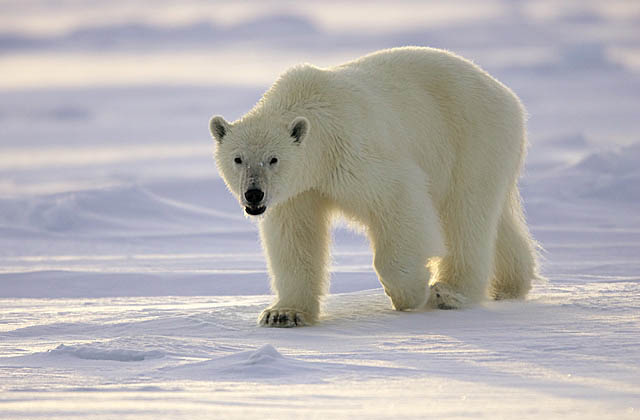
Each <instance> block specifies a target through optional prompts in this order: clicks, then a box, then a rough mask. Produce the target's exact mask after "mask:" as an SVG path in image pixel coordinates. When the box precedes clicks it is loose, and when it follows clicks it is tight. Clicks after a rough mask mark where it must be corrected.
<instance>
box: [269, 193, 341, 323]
mask: <svg viewBox="0 0 640 420" xmlns="http://www.w3.org/2000/svg"><path fill="white" fill-rule="evenodd" d="M327 209H328V205H327V203H326V201H325V200H324V199H323V198H322V197H320V196H319V195H318V194H316V193H315V192H305V193H303V194H300V195H298V196H296V197H294V198H292V199H290V200H288V201H286V202H285V203H282V204H280V205H278V206H277V207H275V208H273V209H271V210H270V211H269V212H267V215H266V217H265V218H264V220H263V221H262V223H261V225H260V236H261V238H262V243H263V246H264V249H265V252H266V256H267V266H268V269H269V275H270V277H271V288H272V290H273V292H274V293H275V294H276V300H275V302H274V303H273V304H271V305H270V306H269V307H268V308H267V309H265V310H264V311H263V312H262V314H261V315H260V317H259V318H258V323H259V324H260V325H262V326H269V327H297V326H303V325H308V324H313V323H314V322H316V321H317V319H318V316H319V314H320V300H321V298H322V296H323V295H324V294H325V293H326V292H327V289H328V287H327V283H328V273H329V245H330V240H331V236H330V230H329V227H330V221H329V214H328V211H327Z"/></svg>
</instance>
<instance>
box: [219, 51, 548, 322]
mask: <svg viewBox="0 0 640 420" xmlns="http://www.w3.org/2000/svg"><path fill="white" fill-rule="evenodd" d="M210 128H211V132H212V134H213V136H214V137H215V139H216V140H217V146H216V153H215V157H216V162H217V165H218V168H219V171H220V174H221V175H222V177H223V179H224V180H225V182H226V183H227V186H228V187H229V189H230V191H231V192H232V193H233V194H234V195H236V197H237V198H238V200H239V201H240V203H241V204H242V205H243V206H244V207H245V210H246V212H247V213H248V214H250V215H261V216H260V219H259V223H260V235H261V238H262V243H263V246H264V249H265V252H266V256H267V261H268V267H269V273H270V276H271V282H272V288H273V291H274V292H275V295H276V298H275V302H274V303H273V304H272V305H271V306H269V307H268V308H267V309H266V310H265V311H264V312H263V313H262V315H261V316H260V318H259V322H260V323H261V324H262V325H268V326H296V325H304V324H309V323H313V322H315V321H316V320H317V319H318V316H319V314H320V304H321V298H322V296H323V295H324V294H326V293H327V290H328V278H329V274H328V269H329V263H330V257H329V249H330V239H331V235H330V225H331V221H332V219H334V217H335V216H336V215H342V216H344V217H346V218H348V219H349V220H351V221H354V222H356V223H359V224H360V225H362V226H363V227H364V230H365V231H366V233H367V235H368V237H369V239H370V241H371V246H372V249H373V252H374V261H373V265H374V268H375V270H376V273H377V274H378V277H379V280H380V282H381V283H382V285H383V287H384V290H385V292H386V294H387V295H388V296H389V298H390V299H391V302H392V304H393V306H394V308H395V309H397V310H412V309H420V308H424V307H432V308H440V309H449V308H460V307H465V306H468V305H472V304H474V303H477V302H479V301H481V300H482V299H485V298H486V297H491V298H494V299H511V298H524V297H525V295H526V294H527V292H528V291H529V289H530V287H531V281H532V279H534V278H535V277H537V264H536V244H535V242H534V241H533V240H532V238H531V235H530V233H529V231H528V229H527V226H526V224H525V219H524V216H523V211H522V205H521V200H520V195H519V192H518V186H517V180H518V176H519V172H520V170H521V167H522V165H523V160H524V156H525V151H526V130H525V110H524V108H523V106H522V104H521V103H520V101H519V99H518V98H517V97H516V95H515V94H514V93H513V92H512V91H511V90H510V89H508V88H507V87H506V86H504V85H503V84H502V83H500V82H498V81H497V80H496V79H494V78H493V77H491V76H490V75H489V74H487V73H486V72H485V71H483V70H482V69H480V68H479V67H478V66H476V65H474V64H473V63H471V62H470V61H468V60H465V59H463V58H461V57H459V56H456V55H454V54H451V53H449V52H446V51H442V50H437V49H431V48H418V47H406V48H396V49H390V50H384V51H379V52H376V53H373V54H370V55H367V56H365V57H362V58H360V59H358V60H355V61H351V62H348V63H346V64H343V65H340V66H336V67H332V68H318V67H315V66H312V65H308V64H305V65H300V66H296V67H294V68H292V69H290V70H289V71H287V72H286V73H285V74H283V75H282V76H281V77H280V78H279V79H278V80H277V81H276V82H275V83H274V85H273V86H272V87H271V88H270V89H269V91H267V92H266V93H265V95H264V96H263V98H262V99H261V100H260V102H259V103H258V104H257V105H256V106H255V107H254V108H253V109H252V110H251V111H250V112H249V113H247V114H246V115H245V116H243V117H242V118H240V119H239V120H238V121H235V122H233V123H228V122H226V121H225V120H224V119H223V118H222V117H219V116H216V117H213V118H212V119H211V123H210Z"/></svg>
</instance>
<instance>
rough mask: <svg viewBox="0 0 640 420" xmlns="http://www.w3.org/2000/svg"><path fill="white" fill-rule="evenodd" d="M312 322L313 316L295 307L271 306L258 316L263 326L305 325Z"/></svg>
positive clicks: (285, 326) (287, 326)
mask: <svg viewBox="0 0 640 420" xmlns="http://www.w3.org/2000/svg"><path fill="white" fill-rule="evenodd" d="M309 324H311V317H310V316H309V315H306V314H305V313H303V312H301V311H297V310H295V309H284V308H269V309H265V310H264V311H263V312H262V314H261V315H260V317H259V318H258V325H260V326H262V327H280V328H291V327H303V326H305V325H309Z"/></svg>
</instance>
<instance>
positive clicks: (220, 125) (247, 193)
mask: <svg viewBox="0 0 640 420" xmlns="http://www.w3.org/2000/svg"><path fill="white" fill-rule="evenodd" d="M209 129H210V131H211V134H212V135H213V138H214V139H215V140H216V149H215V160H216V165H217V167H218V171H219V173H220V175H221V176H222V179H223V180H224V182H225V183H226V184H227V188H229V190H230V191H231V192H232V193H233V194H234V195H235V196H236V198H237V199H238V201H239V202H240V205H241V206H243V207H244V209H245V211H246V213H247V214H248V215H251V216H258V215H261V214H262V213H264V212H265V211H266V210H267V208H269V207H272V206H274V205H276V204H277V203H281V202H283V201H286V200H287V199H289V198H290V197H292V196H294V195H296V194H297V193H299V192H301V191H300V189H301V187H300V185H299V184H300V181H299V180H300V179H303V178H304V171H305V167H304V166H305V165H304V164H302V162H305V161H306V159H305V156H304V155H303V153H304V151H303V149H304V144H305V138H306V137H307V135H308V133H309V120H307V118H305V117H295V118H293V119H292V120H289V121H281V122H277V120H274V119H273V118H270V119H267V118H265V117H261V116H256V115H253V116H247V117H244V118H242V119H240V120H238V121H236V122H234V123H228V122H227V121H225V119H224V118H222V117H221V116H217V115H216V116H214V117H213V118H211V121H210V123H209Z"/></svg>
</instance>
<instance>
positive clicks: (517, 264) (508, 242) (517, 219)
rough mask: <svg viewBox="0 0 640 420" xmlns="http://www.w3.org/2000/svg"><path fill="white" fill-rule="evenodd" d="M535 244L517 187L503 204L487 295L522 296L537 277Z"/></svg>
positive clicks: (517, 297) (498, 298) (493, 296)
mask: <svg viewBox="0 0 640 420" xmlns="http://www.w3.org/2000/svg"><path fill="white" fill-rule="evenodd" d="M536 256H537V255H536V243H535V241H534V240H533V239H532V238H531V234H530V233H529V229H528V228H527V225H526V223H525V219H524V214H523V212H522V204H521V201H520V196H519V194H518V192H517V190H514V191H513V192H512V193H511V194H510V196H509V199H508V201H507V203H506V204H505V207H504V210H503V212H502V215H501V217H500V222H499V224H498V236H497V239H496V250H495V259H494V275H493V278H492V279H491V285H490V288H489V295H490V296H491V297H492V298H493V299H495V300H502V299H523V298H524V297H525V296H526V295H527V292H529V290H530V289H531V282H532V280H533V279H534V278H537V277H538V274H537V262H536Z"/></svg>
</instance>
